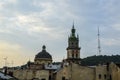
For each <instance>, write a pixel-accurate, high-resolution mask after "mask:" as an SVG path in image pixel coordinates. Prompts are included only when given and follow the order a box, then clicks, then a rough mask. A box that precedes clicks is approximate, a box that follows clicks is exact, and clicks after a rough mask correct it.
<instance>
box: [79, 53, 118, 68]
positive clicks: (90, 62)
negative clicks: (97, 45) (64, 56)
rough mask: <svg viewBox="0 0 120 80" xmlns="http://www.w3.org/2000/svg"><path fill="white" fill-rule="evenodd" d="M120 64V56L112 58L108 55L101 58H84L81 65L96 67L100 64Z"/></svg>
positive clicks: (100, 56)
mask: <svg viewBox="0 0 120 80" xmlns="http://www.w3.org/2000/svg"><path fill="white" fill-rule="evenodd" d="M110 62H114V63H120V55H112V56H107V55H99V56H96V55H94V56H90V57H87V58H83V59H82V60H81V64H82V65H84V66H94V65H98V64H106V63H110Z"/></svg>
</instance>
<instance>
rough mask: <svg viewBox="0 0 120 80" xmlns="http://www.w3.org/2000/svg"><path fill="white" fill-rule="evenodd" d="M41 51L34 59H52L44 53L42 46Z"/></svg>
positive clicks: (44, 48)
mask: <svg viewBox="0 0 120 80" xmlns="http://www.w3.org/2000/svg"><path fill="white" fill-rule="evenodd" d="M42 48H43V50H42V51H41V52H39V53H38V54H37V55H36V56H35V58H47V59H52V56H51V55H50V54H49V53H48V52H47V51H46V47H45V46H43V47H42Z"/></svg>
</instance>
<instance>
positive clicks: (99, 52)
mask: <svg viewBox="0 0 120 80" xmlns="http://www.w3.org/2000/svg"><path fill="white" fill-rule="evenodd" d="M98 55H101V45H100V30H99V27H98Z"/></svg>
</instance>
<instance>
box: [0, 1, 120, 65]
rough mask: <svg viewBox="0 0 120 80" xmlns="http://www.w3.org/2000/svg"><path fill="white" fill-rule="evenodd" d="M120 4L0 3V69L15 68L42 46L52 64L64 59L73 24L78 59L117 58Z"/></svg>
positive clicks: (72, 2) (114, 2)
mask: <svg viewBox="0 0 120 80" xmlns="http://www.w3.org/2000/svg"><path fill="white" fill-rule="evenodd" d="M119 8H120V0H0V67H3V66H4V65H5V58H7V66H18V65H22V64H25V63H26V62H27V61H28V60H31V61H34V57H35V55H36V54H37V53H38V52H40V51H41V50H42V46H43V45H46V48H47V52H49V53H50V54H51V55H52V57H53V61H54V62H56V61H62V59H65V58H66V57H67V51H66V48H67V45H68V44H67V42H68V36H69V35H70V33H71V28H72V25H73V21H74V26H75V29H76V34H78V35H79V40H80V43H79V45H80V47H81V52H80V57H81V58H85V57H88V56H93V55H98V51H97V46H98V42H97V32H98V30H97V28H98V27H99V28H100V41H101V55H119V54H120V9H119Z"/></svg>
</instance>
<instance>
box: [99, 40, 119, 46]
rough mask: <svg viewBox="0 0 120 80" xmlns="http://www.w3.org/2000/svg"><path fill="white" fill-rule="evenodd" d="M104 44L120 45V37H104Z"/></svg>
mask: <svg viewBox="0 0 120 80" xmlns="http://www.w3.org/2000/svg"><path fill="white" fill-rule="evenodd" d="M101 42H102V44H103V45H105V46H111V47H112V46H120V39H119V38H117V39H107V38H105V39H104V38H103V39H102V40H101Z"/></svg>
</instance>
